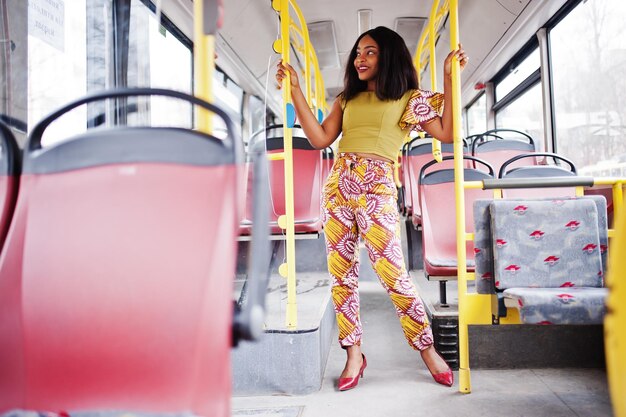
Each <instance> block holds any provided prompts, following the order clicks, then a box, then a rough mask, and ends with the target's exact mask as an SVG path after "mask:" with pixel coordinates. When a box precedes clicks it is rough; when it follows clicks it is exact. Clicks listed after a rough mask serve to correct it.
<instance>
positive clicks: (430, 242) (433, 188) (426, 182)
mask: <svg viewBox="0 0 626 417" xmlns="http://www.w3.org/2000/svg"><path fill="white" fill-rule="evenodd" d="M443 159H444V162H445V161H450V160H452V159H453V157H451V156H446V157H444V158H443ZM464 159H465V160H468V161H471V162H474V163H476V162H478V163H479V164H480V165H481V166H484V167H485V168H486V169H487V170H488V172H485V171H483V170H478V169H475V168H465V169H464V178H465V180H466V181H481V180H483V179H490V178H493V177H494V171H493V168H492V167H491V166H490V165H489V164H488V163H486V162H485V161H482V160H480V159H478V158H474V157H471V156H464ZM439 165H440V164H436V163H435V161H434V160H433V161H431V162H429V163H428V164H426V165H424V166H423V167H422V169H421V170H420V176H419V192H420V206H421V211H422V248H423V249H422V250H423V258H424V273H425V274H426V276H427V277H429V278H430V277H455V276H456V275H457V270H458V263H457V253H456V224H455V211H456V207H455V202H454V169H451V168H443V169H440V168H438V167H439ZM433 168H434V169H433ZM489 198H493V191H490V190H480V189H466V190H465V228H466V231H467V232H468V233H471V232H472V231H473V227H474V226H473V222H472V218H473V217H472V206H473V202H474V200H477V199H489ZM473 250H474V248H473V244H472V242H467V251H466V256H467V267H468V269H470V270H473V268H474V252H473Z"/></svg>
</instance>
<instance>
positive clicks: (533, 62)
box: [496, 48, 540, 102]
mask: <svg viewBox="0 0 626 417" xmlns="http://www.w3.org/2000/svg"><path fill="white" fill-rule="evenodd" d="M539 65H540V60H539V48H535V50H533V52H531V54H530V55H528V56H527V57H526V58H525V59H524V60H523V61H522V62H521V63H520V64H519V65H517V66H515V67H514V68H512V69H511V73H510V74H509V75H507V76H506V77H504V78H503V79H502V81H500V82H498V84H497V85H496V102H497V101H500V100H501V99H502V98H503V97H505V96H506V95H507V94H509V93H510V92H511V91H513V89H514V88H515V87H517V86H518V85H520V84H521V83H522V81H524V80H525V79H526V78H528V77H529V76H530V75H532V73H534V72H535V71H537V70H538V69H539Z"/></svg>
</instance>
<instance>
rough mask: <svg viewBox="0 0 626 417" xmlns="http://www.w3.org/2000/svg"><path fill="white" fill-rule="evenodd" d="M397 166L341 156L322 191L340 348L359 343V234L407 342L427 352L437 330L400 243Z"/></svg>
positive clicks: (361, 331) (329, 267) (352, 156)
mask: <svg viewBox="0 0 626 417" xmlns="http://www.w3.org/2000/svg"><path fill="white" fill-rule="evenodd" d="M396 199H397V190H396V185H395V183H394V181H393V164H392V163H391V162H384V161H378V160H373V159H368V158H363V157H360V156H356V155H354V154H349V153H344V154H340V156H339V158H337V159H336V161H335V164H334V165H333V169H332V171H331V172H330V174H329V176H328V179H327V181H326V185H325V186H324V191H323V195H322V209H323V217H324V219H323V220H324V233H325V235H326V251H327V254H328V270H329V272H330V275H331V276H332V278H333V285H332V297H333V303H334V306H335V313H336V315H337V325H338V327H339V343H340V345H341V346H342V347H348V346H352V345H360V344H361V335H362V333H363V328H362V326H361V319H360V312H359V292H358V286H359V237H360V238H361V239H363V241H364V243H365V247H366V248H367V251H368V254H369V258H370V261H371V262H372V266H373V268H374V271H375V272H376V274H377V275H378V278H379V280H380V283H381V284H382V286H383V287H384V288H385V290H386V291H387V293H388V294H389V296H390V297H391V301H392V302H393V304H394V306H395V307H396V313H397V314H398V317H399V319H400V324H401V325H402V329H403V330H404V335H405V337H406V339H407V341H408V342H409V345H411V347H413V348H414V349H417V350H424V349H426V348H428V347H429V346H431V345H432V344H433V334H432V330H431V328H430V324H429V322H428V318H427V316H426V312H425V311H424V304H423V303H422V300H421V299H420V298H419V297H418V295H417V290H416V289H415V285H414V284H413V281H412V280H411V278H410V277H409V274H408V273H407V271H406V268H405V266H404V258H403V255H402V247H401V243H400V216H399V214H398V209H397V206H396Z"/></svg>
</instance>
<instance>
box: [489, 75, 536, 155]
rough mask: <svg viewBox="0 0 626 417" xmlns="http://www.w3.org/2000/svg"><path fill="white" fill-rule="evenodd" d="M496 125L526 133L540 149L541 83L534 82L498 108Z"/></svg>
mask: <svg viewBox="0 0 626 417" xmlns="http://www.w3.org/2000/svg"><path fill="white" fill-rule="evenodd" d="M496 127H497V128H504V129H516V130H521V131H523V132H526V133H528V134H529V135H530V136H531V137H532V138H533V139H534V141H535V147H537V148H538V149H537V150H540V149H541V148H542V146H543V145H542V144H543V107H542V101H541V84H540V83H537V84H535V85H534V86H533V87H531V88H530V89H529V90H527V91H526V92H525V93H524V94H522V95H521V96H519V97H517V98H516V99H515V100H514V101H512V102H511V103H510V104H508V105H507V106H506V107H504V108H502V109H500V110H498V112H496Z"/></svg>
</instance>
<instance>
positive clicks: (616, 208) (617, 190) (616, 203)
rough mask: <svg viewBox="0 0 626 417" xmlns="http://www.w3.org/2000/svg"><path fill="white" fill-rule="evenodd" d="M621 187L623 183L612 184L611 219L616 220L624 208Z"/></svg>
mask: <svg viewBox="0 0 626 417" xmlns="http://www.w3.org/2000/svg"><path fill="white" fill-rule="evenodd" d="M623 187H624V183H623V182H622V181H617V182H616V183H615V184H613V218H614V219H617V217H618V216H619V215H620V213H621V212H622V207H623V206H624V191H623V190H624V189H623ZM609 227H610V225H609ZM613 227H615V226H613Z"/></svg>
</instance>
